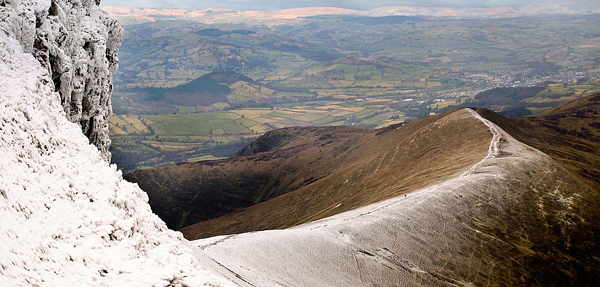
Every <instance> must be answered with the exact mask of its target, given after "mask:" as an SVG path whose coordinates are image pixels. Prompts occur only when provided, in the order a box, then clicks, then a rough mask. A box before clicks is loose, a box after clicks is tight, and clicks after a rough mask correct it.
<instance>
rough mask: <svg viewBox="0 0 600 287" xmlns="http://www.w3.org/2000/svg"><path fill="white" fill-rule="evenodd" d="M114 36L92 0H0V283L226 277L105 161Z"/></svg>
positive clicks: (160, 282)
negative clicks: (206, 265) (205, 264)
mask: <svg viewBox="0 0 600 287" xmlns="http://www.w3.org/2000/svg"><path fill="white" fill-rule="evenodd" d="M121 35H122V33H121V30H120V28H119V26H118V24H117V23H116V22H114V21H113V20H111V19H109V18H108V17H107V16H105V14H104V13H103V12H102V11H101V10H99V9H98V3H97V1H96V2H94V1H86V0H53V1H50V0H24V1H15V0H0V285H1V286H222V285H227V283H222V280H221V279H220V278H218V277H216V276H215V275H212V274H210V273H209V272H207V271H204V270H203V269H202V267H201V266H200V265H199V263H198V261H197V259H196V258H195V257H194V256H193V255H192V251H191V250H190V249H189V248H188V247H187V246H186V244H187V243H186V241H185V240H184V239H183V238H182V236H181V234H179V233H176V232H173V231H170V230H169V229H167V227H166V225H165V224H164V222H162V221H161V220H160V219H159V218H158V217H157V216H156V215H154V214H153V213H152V212H151V210H150V207H149V205H148V203H147V200H148V198H147V195H146V194H145V193H144V192H143V191H142V190H140V189H139V188H138V187H137V185H135V184H131V183H129V182H126V181H124V180H123V179H122V176H121V173H120V172H119V171H117V170H116V167H115V166H109V165H108V164H107V162H106V159H107V147H108V143H109V140H108V137H107V135H106V119H107V117H108V115H109V114H110V90H111V88H110V87H111V79H110V77H111V72H112V71H113V70H114V69H115V66H116V61H117V58H116V50H117V48H118V46H119V42H120V39H121ZM73 122H75V123H73ZM78 124H81V126H79V125H78ZM82 128H83V131H84V133H85V135H84V133H82ZM86 135H87V136H88V137H89V138H87V137H86ZM90 142H91V143H93V144H95V145H97V146H98V147H99V148H100V150H98V149H97V148H96V147H95V146H94V145H91V144H90Z"/></svg>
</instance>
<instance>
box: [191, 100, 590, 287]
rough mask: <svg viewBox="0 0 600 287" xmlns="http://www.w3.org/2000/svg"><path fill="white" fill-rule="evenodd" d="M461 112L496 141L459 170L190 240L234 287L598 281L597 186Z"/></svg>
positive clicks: (573, 283) (577, 283)
mask: <svg viewBox="0 0 600 287" xmlns="http://www.w3.org/2000/svg"><path fill="white" fill-rule="evenodd" d="M463 111H469V113H471V116H472V117H474V118H477V119H478V120H480V121H481V122H483V123H485V124H486V126H487V127H489V131H488V132H491V133H493V134H494V139H493V140H492V141H491V142H489V150H488V152H487V155H486V156H485V158H484V159H483V160H481V161H479V162H477V163H476V164H475V165H473V166H472V168H470V169H469V171H468V172H466V173H463V174H462V175H460V176H458V177H454V178H451V179H450V180H448V181H444V182H442V183H440V184H438V185H434V186H430V187H427V188H424V189H421V190H419V191H416V192H413V193H410V194H408V195H407V196H406V197H405V196H399V197H395V198H392V199H389V200H386V201H382V202H379V203H375V204H372V205H368V206H365V207H362V208H359V209H356V210H353V211H349V212H346V213H341V214H338V215H335V216H333V217H329V218H327V219H323V220H318V221H314V222H311V223H307V224H304V225H300V226H297V227H293V228H289V229H284V230H272V231H260V232H254V233H245V234H241V235H229V236H220V237H214V238H207V239H202V240H198V241H194V242H193V244H195V245H196V246H198V248H199V249H200V251H198V252H199V253H201V254H202V255H203V256H205V258H206V259H205V260H213V261H215V262H217V264H218V265H219V267H215V268H216V269H215V270H220V271H216V272H220V273H221V274H223V275H224V276H227V277H228V278H230V280H232V281H234V282H237V283H238V284H240V285H241V286H251V285H254V284H257V285H261V286H275V285H282V284H283V285H286V284H293V285H295V286H315V285H323V284H324V285H328V286H348V285H351V286H372V285H395V286H401V285H427V286H455V285H484V284H492V285H510V286H558V285H560V286H591V285H593V284H594V280H595V279H594V278H595V277H596V275H597V273H598V269H597V267H598V266H599V263H598V262H597V261H595V260H594V259H593V258H591V257H590V256H586V254H587V255H590V254H597V243H595V242H597V241H595V238H596V237H597V234H598V233H597V232H598V229H597V226H596V227H593V229H591V230H589V229H588V228H589V227H590V224H591V225H593V223H589V222H588V221H587V220H589V219H590V217H589V215H590V213H586V212H581V211H582V210H584V209H587V208H590V206H588V205H587V204H586V201H587V200H589V199H591V198H594V197H597V195H598V190H592V189H590V187H589V186H587V185H586V184H585V183H584V182H582V181H581V180H580V179H579V178H578V177H576V176H574V175H573V174H572V173H571V172H569V171H568V170H567V169H565V168H563V167H562V166H560V165H558V164H557V162H556V161H554V160H553V159H551V158H550V157H549V156H547V155H545V154H544V153H542V152H540V151H538V150H536V149H534V148H532V147H530V146H527V145H525V144H523V143H521V142H519V141H517V140H516V139H514V138H513V137H512V136H510V135H509V134H508V133H507V132H505V131H504V130H503V129H502V128H501V127H500V126H498V125H496V124H494V123H493V122H492V121H490V120H488V119H485V118H484V117H482V116H480V115H479V114H475V112H473V111H472V110H463ZM479 112H480V113H481V112H482V111H481V110H480V111H479ZM591 208H593V207H591ZM594 233H595V234H594ZM233 254H235V255H236V257H235V258H231V257H230V256H231V255H233ZM290 258H293V259H292V260H290ZM325 262H336V264H325ZM240 266H243V267H240ZM219 268H220V269H219ZM234 276H235V278H238V280H237V281H235V280H236V279H233V277H234ZM240 279H241V280H240Z"/></svg>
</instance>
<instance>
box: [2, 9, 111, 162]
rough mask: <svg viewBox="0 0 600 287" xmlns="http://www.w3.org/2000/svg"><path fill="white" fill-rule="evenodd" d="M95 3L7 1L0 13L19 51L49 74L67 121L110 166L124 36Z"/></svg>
mask: <svg viewBox="0 0 600 287" xmlns="http://www.w3.org/2000/svg"><path fill="white" fill-rule="evenodd" d="M99 2H100V1H97V0H96V1H94V0H52V1H50V0H46V1H16V0H9V1H3V2H2V3H4V4H3V5H4V7H2V9H3V10H4V11H3V12H4V13H3V15H5V16H4V17H8V18H9V19H12V20H10V21H11V22H12V23H11V30H12V32H13V33H14V35H15V36H16V38H17V40H18V41H19V42H20V44H21V47H22V48H23V50H24V51H25V52H26V53H31V54H33V55H34V56H35V58H36V59H37V60H38V61H39V62H40V63H41V64H42V67H44V68H45V69H47V70H48V72H49V74H50V77H51V79H52V82H51V84H53V86H54V91H56V92H58V93H59V94H60V100H61V104H62V107H63V109H64V111H65V113H66V117H67V118H68V119H69V120H70V121H71V122H74V123H78V124H79V125H80V126H81V129H82V131H83V133H84V134H85V135H86V136H87V137H88V138H89V141H90V143H91V144H93V145H95V146H96V147H98V149H99V150H100V151H101V153H102V157H103V158H104V159H105V160H106V161H110V153H109V152H108V148H109V146H110V138H109V137H108V118H109V117H110V115H111V113H112V108H111V101H110V96H111V93H112V74H113V72H114V71H115V70H116V68H117V64H118V57H117V50H118V49H119V47H120V45H121V41H122V39H123V30H122V28H121V26H120V25H119V23H118V22H117V21H116V20H114V19H112V18H110V17H109V16H107V14H106V13H104V12H103V11H102V10H100V9H99V8H98V4H99ZM3 20H5V21H6V20H7V19H3Z"/></svg>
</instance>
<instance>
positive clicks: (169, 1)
mask: <svg viewBox="0 0 600 287" xmlns="http://www.w3.org/2000/svg"><path fill="white" fill-rule="evenodd" d="M575 1H576V2H577V1H581V0H575ZM584 1H586V0H584ZM551 2H564V0H562V1H561V0H450V1H443V0H218V1H217V0H210V1H206V0H201V1H196V0H129V1H122V0H102V4H101V6H133V7H140V8H142V7H144V8H148V7H153V8H158V7H169V8H181V9H190V10H193V9H205V8H229V9H235V10H281V9H287V8H298V7H340V8H349V9H359V10H368V9H373V8H377V7H381V6H417V7H424V6H439V7H461V8H466V7H472V8H482V7H500V6H522V5H527V4H533V3H551Z"/></svg>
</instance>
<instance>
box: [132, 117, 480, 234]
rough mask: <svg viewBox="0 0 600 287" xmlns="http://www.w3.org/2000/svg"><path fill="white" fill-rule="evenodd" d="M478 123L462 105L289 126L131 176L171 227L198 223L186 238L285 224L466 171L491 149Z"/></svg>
mask: <svg viewBox="0 0 600 287" xmlns="http://www.w3.org/2000/svg"><path fill="white" fill-rule="evenodd" d="M477 123H478V120H477V119H475V118H473V117H472V116H469V113H467V112H466V111H465V110H463V111H454V112H450V113H447V114H444V115H440V116H436V117H430V118H427V119H424V120H419V121H414V122H411V123H409V124H405V125H398V126H393V127H390V128H387V129H384V130H364V129H355V128H350V127H329V128H313V127H310V128H288V129H283V130H278V131H274V132H271V133H268V134H266V135H265V136H263V137H261V138H259V140H257V141H256V142H255V143H254V144H252V145H250V146H249V147H247V148H246V149H244V150H242V151H240V154H249V155H247V156H237V157H233V158H231V159H227V160H220V161H209V162H198V163H182V164H178V165H167V166H162V167H158V168H154V169H150V170H142V171H136V172H133V173H131V174H127V175H126V176H125V177H126V178H127V179H128V180H131V181H133V182H137V183H138V184H140V186H141V187H142V188H143V189H144V190H146V191H147V192H148V194H149V197H150V204H151V206H152V208H153V211H154V212H155V213H157V214H158V215H159V216H161V218H163V219H164V220H165V221H166V222H167V224H168V225H169V226H170V227H172V228H179V227H182V226H188V225H190V224H194V223H196V224H195V225H192V226H188V227H186V228H184V229H182V231H183V232H184V235H185V236H186V237H187V238H192V239H195V238H202V237H208V236H213V235H219V234H230V233H240V232H248V231H256V230H264V229H274V228H286V227H290V226H295V225H298V224H301V223H305V222H309V221H313V220H316V219H320V218H324V217H327V216H331V215H334V214H338V213H340V212H344V211H348V210H352V209H355V208H358V207H361V206H364V205H367V204H371V203H375V202H378V201H381V200H385V199H388V198H391V197H394V196H397V195H401V194H405V193H408V192H410V191H414V190H416V189H418V188H422V187H425V186H429V185H432V184H436V183H439V182H442V181H444V180H446V179H448V178H452V177H455V176H457V175H460V174H461V173H463V172H464V171H466V170H467V169H469V167H471V166H472V165H473V164H475V163H476V162H477V161H479V160H481V158H483V157H484V156H485V153H486V152H487V150H488V145H487V143H489V140H490V139H491V135H490V133H489V132H488V130H487V127H486V126H485V125H481V124H477ZM456 135H461V136H460V137H457V136H456ZM273 147H277V148H274V149H273ZM243 207H248V208H246V209H241V210H240V208H243ZM208 211H212V213H209V212H208ZM233 211H235V213H231V212H233ZM223 214H227V215H225V216H222V217H218V218H215V219H212V220H208V221H205V220H207V219H211V218H214V217H217V216H220V215H223ZM200 221H202V222H200ZM198 222H199V223H198Z"/></svg>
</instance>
